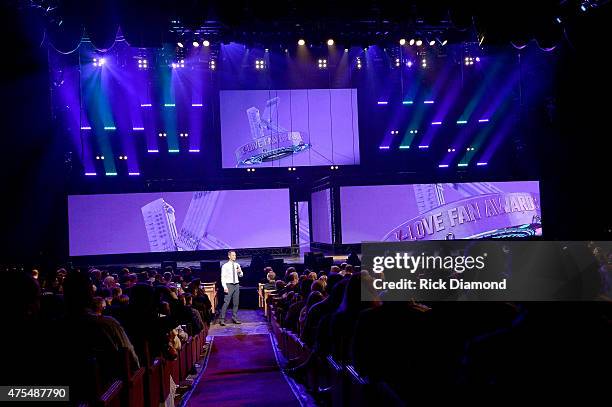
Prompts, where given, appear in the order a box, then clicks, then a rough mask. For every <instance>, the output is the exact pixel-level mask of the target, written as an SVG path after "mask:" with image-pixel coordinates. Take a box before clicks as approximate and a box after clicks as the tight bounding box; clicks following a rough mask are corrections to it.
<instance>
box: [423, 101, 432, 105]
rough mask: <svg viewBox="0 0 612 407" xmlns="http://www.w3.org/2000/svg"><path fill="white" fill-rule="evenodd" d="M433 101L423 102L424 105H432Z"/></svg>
mask: <svg viewBox="0 0 612 407" xmlns="http://www.w3.org/2000/svg"><path fill="white" fill-rule="evenodd" d="M433 102H434V101H433V100H426V101H424V102H423V103H424V104H426V105H433Z"/></svg>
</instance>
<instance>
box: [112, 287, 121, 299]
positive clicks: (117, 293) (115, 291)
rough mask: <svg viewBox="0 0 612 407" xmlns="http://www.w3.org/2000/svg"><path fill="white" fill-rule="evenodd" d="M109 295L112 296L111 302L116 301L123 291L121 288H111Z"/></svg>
mask: <svg viewBox="0 0 612 407" xmlns="http://www.w3.org/2000/svg"><path fill="white" fill-rule="evenodd" d="M111 293H112V296H113V301H115V300H116V299H118V298H119V297H121V296H122V295H123V290H122V289H121V287H113V289H112V290H111Z"/></svg>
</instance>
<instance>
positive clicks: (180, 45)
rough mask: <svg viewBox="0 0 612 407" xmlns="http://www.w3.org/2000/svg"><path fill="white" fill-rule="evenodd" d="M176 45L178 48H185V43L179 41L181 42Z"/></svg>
mask: <svg viewBox="0 0 612 407" xmlns="http://www.w3.org/2000/svg"><path fill="white" fill-rule="evenodd" d="M176 45H178V47H179V48H183V47H184V45H183V43H182V42H180V41H179V42H177V43H176Z"/></svg>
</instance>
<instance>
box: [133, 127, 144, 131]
mask: <svg viewBox="0 0 612 407" xmlns="http://www.w3.org/2000/svg"><path fill="white" fill-rule="evenodd" d="M132 130H134V131H143V130H144V127H132Z"/></svg>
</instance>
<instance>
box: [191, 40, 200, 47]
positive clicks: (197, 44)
mask: <svg viewBox="0 0 612 407" xmlns="http://www.w3.org/2000/svg"><path fill="white" fill-rule="evenodd" d="M192 45H193V46H194V47H196V48H197V47H199V46H200V43H199V42H197V41H194V42H193V43H192Z"/></svg>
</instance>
